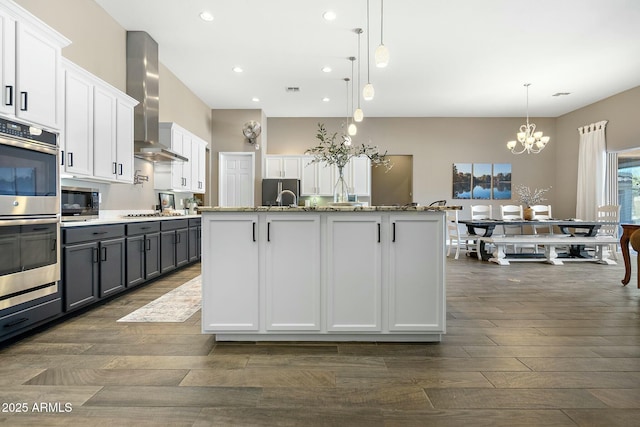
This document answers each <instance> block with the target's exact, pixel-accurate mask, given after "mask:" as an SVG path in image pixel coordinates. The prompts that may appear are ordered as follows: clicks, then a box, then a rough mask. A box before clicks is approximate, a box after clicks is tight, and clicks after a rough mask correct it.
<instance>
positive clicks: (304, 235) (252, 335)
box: [199, 206, 451, 341]
mask: <svg viewBox="0 0 640 427" xmlns="http://www.w3.org/2000/svg"><path fill="white" fill-rule="evenodd" d="M449 209H451V208H449ZM199 211H200V212H201V213H202V331H203V333H212V334H216V339H217V340H218V341H285V340H286V341H440V340H441V338H442V334H444V333H445V329H446V328H445V316H446V307H445V270H444V260H445V215H444V208H442V207H391V206H373V207H342V206H341V207H333V206H330V207H317V208H308V207H294V208H287V207H238V208H223V207H202V208H199Z"/></svg>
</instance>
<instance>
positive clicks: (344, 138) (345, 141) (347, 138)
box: [342, 77, 351, 146]
mask: <svg viewBox="0 0 640 427" xmlns="http://www.w3.org/2000/svg"><path fill="white" fill-rule="evenodd" d="M349 80H350V79H349V77H345V78H344V82H345V85H346V88H347V116H346V117H347V119H346V120H347V121H346V125H345V126H346V127H347V132H346V133H345V134H343V135H342V141H343V144H344V145H347V146H349V145H351V136H349V116H350V114H349Z"/></svg>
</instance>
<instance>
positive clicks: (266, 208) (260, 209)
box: [197, 206, 462, 212]
mask: <svg viewBox="0 0 640 427" xmlns="http://www.w3.org/2000/svg"><path fill="white" fill-rule="evenodd" d="M197 209H198V212H440V211H447V210H461V209H462V206H317V207H307V206H295V207H288V206H236V207H222V206H201V207H198V208H197Z"/></svg>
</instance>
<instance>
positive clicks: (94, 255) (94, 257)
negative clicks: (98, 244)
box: [93, 248, 100, 264]
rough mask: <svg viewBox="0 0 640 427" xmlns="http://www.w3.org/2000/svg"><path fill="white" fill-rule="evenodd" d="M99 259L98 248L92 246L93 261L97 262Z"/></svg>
mask: <svg viewBox="0 0 640 427" xmlns="http://www.w3.org/2000/svg"><path fill="white" fill-rule="evenodd" d="M98 261H100V259H99V257H98V248H93V263H94V264H97V263H98Z"/></svg>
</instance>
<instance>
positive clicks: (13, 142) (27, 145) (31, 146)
mask: <svg viewBox="0 0 640 427" xmlns="http://www.w3.org/2000/svg"><path fill="white" fill-rule="evenodd" d="M0 144H1V145H9V146H11V147H17V148H24V149H25V150H31V151H39V152H41V153H45V154H51V155H54V156H55V155H56V154H58V147H51V146H50V145H43V144H40V143H38V142H35V141H29V142H25V141H22V140H18V139H5V138H0Z"/></svg>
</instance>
